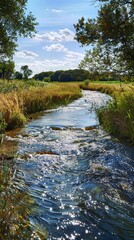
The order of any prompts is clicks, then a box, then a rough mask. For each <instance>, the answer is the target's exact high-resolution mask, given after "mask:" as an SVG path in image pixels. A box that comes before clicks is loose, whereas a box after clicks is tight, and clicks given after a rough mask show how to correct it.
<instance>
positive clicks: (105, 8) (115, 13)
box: [74, 0, 134, 75]
mask: <svg viewBox="0 0 134 240" xmlns="http://www.w3.org/2000/svg"><path fill="white" fill-rule="evenodd" d="M99 2H101V6H100V10H99V11H98V17H97V18H96V19H88V20H87V21H85V19H84V17H82V18H81V19H80V20H79V21H78V23H77V24H76V25H74V27H75V29H76V37H75V38H76V40H77V41H78V42H80V43H81V44H82V45H90V44H91V45H94V49H93V50H92V51H90V52H89V60H90V59H92V57H93V56H94V54H95V51H96V52H99V57H98V59H97V58H96V60H95V61H96V62H97V64H98V66H99V67H102V66H103V64H105V65H106V66H107V67H109V68H110V67H111V69H113V70H114V71H115V70H116V71H117V72H122V71H123V72H126V73H127V74H129V75H133V73H134V35H133V32H134V14H133V13H134V4H133V0H130V1H125V0H100V1H99ZM96 57H97V55H96Z"/></svg>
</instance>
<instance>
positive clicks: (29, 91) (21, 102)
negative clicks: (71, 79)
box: [0, 81, 81, 129]
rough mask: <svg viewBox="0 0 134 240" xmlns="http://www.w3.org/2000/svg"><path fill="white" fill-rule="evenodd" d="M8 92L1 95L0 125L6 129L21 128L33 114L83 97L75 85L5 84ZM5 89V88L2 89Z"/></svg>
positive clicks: (35, 82)
mask: <svg viewBox="0 0 134 240" xmlns="http://www.w3.org/2000/svg"><path fill="white" fill-rule="evenodd" d="M3 84H4V86H5V89H7V90H6V92H3V91H2V90H1V93H0V113H1V115H2V119H0V125H2V122H3V121H4V122H5V126H6V129H14V128H17V127H21V126H22V125H23V124H24V123H25V122H26V116H27V115H28V114H31V113H35V112H39V111H43V110H46V109H50V108H55V107H57V106H60V105H65V104H68V103H69V102H71V101H72V100H74V99H77V98H78V97H80V96H81V91H80V89H79V87H78V86H77V85H75V84H68V87H67V86H66V84H46V83H45V84H44V83H42V82H37V81H31V82H22V81H12V85H13V86H16V88H15V87H11V83H9V82H5V83H3ZM2 89H3V88H2Z"/></svg>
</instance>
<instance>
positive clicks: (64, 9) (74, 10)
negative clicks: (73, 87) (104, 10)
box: [14, 0, 97, 75]
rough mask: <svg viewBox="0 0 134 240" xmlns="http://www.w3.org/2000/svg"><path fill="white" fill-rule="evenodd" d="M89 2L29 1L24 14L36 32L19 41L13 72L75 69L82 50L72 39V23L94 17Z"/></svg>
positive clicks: (94, 10) (94, 12)
mask: <svg viewBox="0 0 134 240" xmlns="http://www.w3.org/2000/svg"><path fill="white" fill-rule="evenodd" d="M91 2H93V1H92V0H84V1H81V0H67V1H64V0H29V1H28V4H27V11H28V12H32V14H33V15H34V16H35V17H36V21H37V22H38V26H37V27H36V31H37V33H36V34H35V36H34V37H32V38H19V39H18V48H17V52H16V54H15V56H14V61H15V69H16V71H19V70H20V67H21V66H23V65H28V66H29V68H30V69H31V70H32V71H33V75H34V74H37V73H40V72H46V71H56V70H67V69H75V68H77V67H78V64H79V63H80V61H81V60H82V59H83V57H84V53H85V50H86V49H87V48H86V47H81V45H80V43H78V42H77V41H76V40H74V36H75V29H74V26H73V25H74V24H76V23H77V22H78V19H80V18H81V17H82V16H83V17H85V19H87V18H94V17H95V16H96V15H97V5H96V6H95V5H93V4H92V3H91Z"/></svg>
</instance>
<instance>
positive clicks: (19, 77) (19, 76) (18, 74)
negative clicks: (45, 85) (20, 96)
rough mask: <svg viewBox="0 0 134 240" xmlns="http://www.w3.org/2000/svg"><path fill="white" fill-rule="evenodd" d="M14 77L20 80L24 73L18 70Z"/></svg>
mask: <svg viewBox="0 0 134 240" xmlns="http://www.w3.org/2000/svg"><path fill="white" fill-rule="evenodd" d="M14 78H15V79H18V80H21V79H22V78H23V74H22V73H21V72H18V71H16V72H15V73H14Z"/></svg>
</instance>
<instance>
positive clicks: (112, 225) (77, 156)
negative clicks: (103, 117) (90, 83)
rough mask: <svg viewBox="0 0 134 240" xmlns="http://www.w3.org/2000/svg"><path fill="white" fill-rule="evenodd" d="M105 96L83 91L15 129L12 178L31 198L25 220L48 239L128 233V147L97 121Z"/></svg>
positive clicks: (103, 239) (132, 160)
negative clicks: (30, 209)
mask: <svg viewBox="0 0 134 240" xmlns="http://www.w3.org/2000/svg"><path fill="white" fill-rule="evenodd" d="M109 98H110V97H108V96H107V95H105V94H102V93H98V92H91V91H83V97H82V98H80V99H78V100H76V101H74V102H73V103H71V104H69V105H68V106H66V107H60V108H58V109H54V110H50V111H46V112H44V113H43V114H41V115H39V116H38V117H37V118H35V119H33V120H31V121H30V122H29V123H28V124H27V125H26V126H25V128H24V129H22V130H21V132H20V133H18V135H16V136H14V137H11V136H10V137H8V140H9V141H12V142H17V145H18V146H17V156H18V157H16V159H15V160H14V161H15V164H16V171H15V176H14V180H13V181H14V184H15V185H16V186H17V187H18V188H20V189H23V190H24V191H25V192H27V193H28V194H29V195H30V196H31V197H32V198H33V199H34V200H35V205H34V213H33V214H31V215H30V221H31V223H32V224H33V225H34V226H35V225H38V226H40V229H44V230H45V231H46V232H47V234H48V235H47V239H49V240H51V239H52V240H54V239H56V240H58V239H59V240H64V239H65V240H66V239H69V240H71V239H72V240H73V239H76V240H82V239H83V240H92V239H98V240H118V239H124V240H132V239H134V216H133V209H134V192H133V177H134V148H132V147H131V146H127V145H125V144H123V143H121V142H119V141H118V140H117V139H115V138H112V137H110V136H109V135H108V134H106V133H105V132H104V131H103V130H102V128H101V127H100V126H99V122H98V119H97V116H96V112H95V109H96V108H97V107H100V106H102V105H105V104H106V102H107V101H108V99H109Z"/></svg>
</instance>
